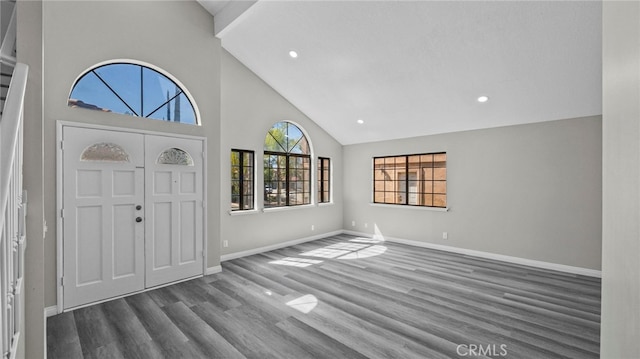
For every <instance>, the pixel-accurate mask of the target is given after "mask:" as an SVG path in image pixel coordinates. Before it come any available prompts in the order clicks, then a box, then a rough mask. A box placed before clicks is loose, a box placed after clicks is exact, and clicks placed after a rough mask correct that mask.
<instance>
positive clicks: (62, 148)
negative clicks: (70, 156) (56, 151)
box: [60, 141, 64, 150]
mask: <svg viewBox="0 0 640 359" xmlns="http://www.w3.org/2000/svg"><path fill="white" fill-rule="evenodd" d="M60 149H61V150H64V141H60Z"/></svg>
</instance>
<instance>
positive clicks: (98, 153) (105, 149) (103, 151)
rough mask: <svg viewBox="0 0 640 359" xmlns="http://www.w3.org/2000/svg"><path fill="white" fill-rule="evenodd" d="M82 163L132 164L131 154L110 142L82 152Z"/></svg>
mask: <svg viewBox="0 0 640 359" xmlns="http://www.w3.org/2000/svg"><path fill="white" fill-rule="evenodd" d="M80 160H81V161H101V162H130V160H129V154H128V153H127V152H126V151H125V150H124V148H122V147H120V146H119V145H116V144H115V143H110V142H100V143H96V144H93V145H91V146H89V147H87V148H86V149H85V150H84V151H82V155H81V156H80Z"/></svg>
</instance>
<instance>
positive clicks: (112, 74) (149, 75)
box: [68, 63, 197, 125]
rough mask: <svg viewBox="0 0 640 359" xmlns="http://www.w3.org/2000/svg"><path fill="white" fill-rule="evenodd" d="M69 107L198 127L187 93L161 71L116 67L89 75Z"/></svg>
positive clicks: (75, 89) (74, 91) (73, 93)
mask: <svg viewBox="0 0 640 359" xmlns="http://www.w3.org/2000/svg"><path fill="white" fill-rule="evenodd" d="M68 105H69V106H70V107H78V108H86V109H91V110H97V111H104V112H115V113H120V114H125V115H131V116H136V117H146V118H151V119H155V120H161V121H167V122H179V123H186V124H192V125H195V124H197V121H196V113H195V110H194V108H193V106H192V104H191V102H190V101H189V99H188V98H187V96H186V95H185V93H184V90H183V89H181V88H180V87H179V86H178V85H177V84H176V83H175V82H173V81H172V80H171V79H169V78H168V77H167V76H165V75H163V74H161V73H159V72H158V71H156V70H153V69H150V68H148V67H146V66H142V65H137V64H130V63H112V64H107V65H102V66H99V67H96V68H94V69H91V70H89V71H87V72H86V73H85V74H83V75H82V76H81V77H80V79H79V80H78V81H77V82H76V83H75V85H74V86H73V89H72V90H71V95H70V96H69V101H68Z"/></svg>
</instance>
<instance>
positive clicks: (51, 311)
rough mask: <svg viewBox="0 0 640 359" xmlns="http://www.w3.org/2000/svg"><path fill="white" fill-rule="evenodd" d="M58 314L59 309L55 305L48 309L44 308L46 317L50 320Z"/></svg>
mask: <svg viewBox="0 0 640 359" xmlns="http://www.w3.org/2000/svg"><path fill="white" fill-rule="evenodd" d="M56 314H58V307H57V306H55V305H52V306H50V307H46V308H44V316H45V317H47V318H49V317H53V316H54V315H56Z"/></svg>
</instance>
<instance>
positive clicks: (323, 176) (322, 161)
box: [318, 157, 331, 203]
mask: <svg viewBox="0 0 640 359" xmlns="http://www.w3.org/2000/svg"><path fill="white" fill-rule="evenodd" d="M330 175H331V160H330V159H328V158H325V157H319V158H318V203H326V202H331V196H330V194H331V192H330V191H331V182H330V180H331V177H330Z"/></svg>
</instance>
